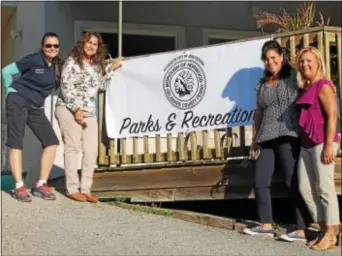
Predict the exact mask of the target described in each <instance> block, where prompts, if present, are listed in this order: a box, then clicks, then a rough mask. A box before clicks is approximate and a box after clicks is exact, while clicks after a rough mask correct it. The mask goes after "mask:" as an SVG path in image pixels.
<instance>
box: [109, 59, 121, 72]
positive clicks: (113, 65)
mask: <svg viewBox="0 0 342 256" xmlns="http://www.w3.org/2000/svg"><path fill="white" fill-rule="evenodd" d="M123 59H124V57H118V58H116V59H114V60H113V62H112V63H111V64H110V67H109V69H110V71H114V70H116V69H118V68H119V67H121V61H122V60H123Z"/></svg>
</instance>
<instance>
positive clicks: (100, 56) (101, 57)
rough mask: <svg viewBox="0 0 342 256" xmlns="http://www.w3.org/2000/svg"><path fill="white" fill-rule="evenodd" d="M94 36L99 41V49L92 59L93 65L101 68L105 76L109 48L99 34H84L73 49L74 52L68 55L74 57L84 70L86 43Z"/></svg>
mask: <svg viewBox="0 0 342 256" xmlns="http://www.w3.org/2000/svg"><path fill="white" fill-rule="evenodd" d="M92 36H95V37H96V38H97V39H98V49H97V51H96V53H95V55H94V56H93V58H92V65H95V66H98V67H100V69H101V72H102V74H104V73H105V58H106V57H107V48H106V45H105V44H104V43H103V39H102V37H101V35H100V34H99V33H96V32H89V31H88V32H86V33H84V34H83V35H82V37H81V39H80V40H79V41H78V42H77V43H76V44H75V46H74V47H73V48H72V50H71V51H70V53H69V54H68V57H69V56H71V57H73V58H74V59H75V61H76V63H77V64H78V65H79V66H80V68H81V69H83V57H84V45H85V43H87V42H89V40H90V38H91V37H92Z"/></svg>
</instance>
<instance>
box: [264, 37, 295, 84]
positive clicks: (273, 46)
mask: <svg viewBox="0 0 342 256" xmlns="http://www.w3.org/2000/svg"><path fill="white" fill-rule="evenodd" d="M269 50H274V51H276V52H277V53H278V54H279V55H282V56H283V63H282V67H281V69H280V72H279V79H286V78H288V77H290V76H291V72H293V71H294V67H292V65H291V64H290V62H289V55H288V52H287V49H286V48H282V47H281V46H280V44H279V43H278V42H277V41H276V40H269V41H267V42H265V43H264V45H263V46H262V48H261V60H262V61H265V60H266V54H267V52H268V51H269ZM271 76H272V73H271V72H269V71H268V70H267V69H265V71H264V77H263V78H262V81H263V82H266V81H268V80H269V79H270V77H271Z"/></svg>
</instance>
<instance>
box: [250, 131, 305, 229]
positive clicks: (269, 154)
mask: <svg viewBox="0 0 342 256" xmlns="http://www.w3.org/2000/svg"><path fill="white" fill-rule="evenodd" d="M260 147H261V151H260V155H259V158H258V159H257V161H256V162H255V173H254V190H255V197H256V202H257V206H258V214H259V218H260V221H261V222H262V223H272V222H273V215H272V199H271V194H270V187H271V182H272V176H273V173H274V171H275V169H276V166H277V168H278V169H279V171H281V173H282V174H283V178H284V182H285V184H286V186H287V188H288V189H289V194H290V196H291V198H292V202H293V206H294V208H295V214H296V229H304V228H305V227H306V226H307V225H308V224H309V223H310V219H309V218H310V217H309V216H310V215H309V212H308V210H307V208H306V205H305V203H304V200H303V199H302V196H301V194H300V193H299V188H298V177H297V163H298V158H299V153H300V140H299V139H296V138H291V137H280V138H277V139H274V140H270V141H266V142H263V143H261V144H260Z"/></svg>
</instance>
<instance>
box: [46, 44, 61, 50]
mask: <svg viewBox="0 0 342 256" xmlns="http://www.w3.org/2000/svg"><path fill="white" fill-rule="evenodd" d="M44 47H45V48H52V47H53V48H56V49H58V48H59V44H46V45H45V46H44Z"/></svg>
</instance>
